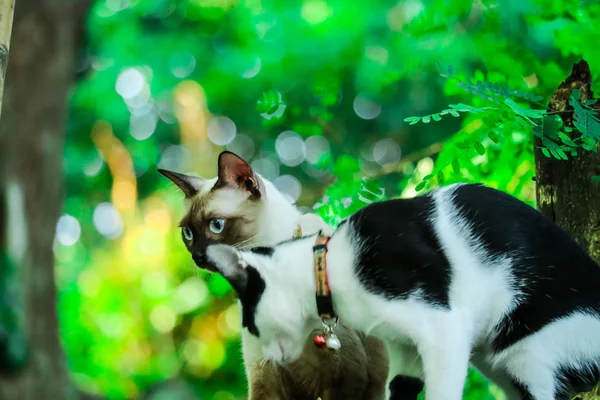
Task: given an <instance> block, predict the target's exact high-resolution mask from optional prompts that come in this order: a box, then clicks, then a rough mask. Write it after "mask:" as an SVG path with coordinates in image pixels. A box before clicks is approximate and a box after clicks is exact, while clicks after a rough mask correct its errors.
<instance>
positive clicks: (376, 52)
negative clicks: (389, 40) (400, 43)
mask: <svg viewBox="0 0 600 400" xmlns="http://www.w3.org/2000/svg"><path fill="white" fill-rule="evenodd" d="M365 56H366V57H367V58H369V59H371V60H373V61H375V62H376V63H377V64H380V65H385V64H387V62H388V58H389V56H390V53H389V51H388V49H386V48H385V47H382V46H377V45H372V46H367V47H366V48H365Z"/></svg>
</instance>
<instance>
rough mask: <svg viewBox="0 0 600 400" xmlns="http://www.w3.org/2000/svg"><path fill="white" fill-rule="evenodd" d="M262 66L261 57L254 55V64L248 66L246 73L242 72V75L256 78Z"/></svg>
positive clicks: (247, 77)
mask: <svg viewBox="0 0 600 400" xmlns="http://www.w3.org/2000/svg"><path fill="white" fill-rule="evenodd" d="M261 67H262V61H261V60H260V57H258V56H256V57H254V63H253V64H252V66H250V68H248V69H247V70H245V71H244V73H242V77H244V78H246V79H250V78H254V77H255V76H256V75H258V73H259V72H260V69H261Z"/></svg>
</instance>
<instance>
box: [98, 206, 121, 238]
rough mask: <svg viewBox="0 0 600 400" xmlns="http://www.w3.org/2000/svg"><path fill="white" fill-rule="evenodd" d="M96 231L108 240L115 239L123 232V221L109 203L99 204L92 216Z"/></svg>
mask: <svg viewBox="0 0 600 400" xmlns="http://www.w3.org/2000/svg"><path fill="white" fill-rule="evenodd" d="M93 220H94V226H95V227H96V230H97V231H98V232H99V233H100V234H101V235H103V236H105V237H106V238H108V239H116V238H118V237H119V236H121V233H122V232H123V220H122V219H121V216H120V215H119V212H118V211H117V209H116V208H115V207H114V206H113V205H112V204H111V203H100V204H98V205H97V206H96V209H95V210H94V215H93Z"/></svg>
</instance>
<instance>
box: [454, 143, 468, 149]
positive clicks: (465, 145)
mask: <svg viewBox="0 0 600 400" xmlns="http://www.w3.org/2000/svg"><path fill="white" fill-rule="evenodd" d="M454 145H455V146H456V147H457V148H458V149H461V150H466V149H468V148H469V144H468V143H466V142H456V143H454Z"/></svg>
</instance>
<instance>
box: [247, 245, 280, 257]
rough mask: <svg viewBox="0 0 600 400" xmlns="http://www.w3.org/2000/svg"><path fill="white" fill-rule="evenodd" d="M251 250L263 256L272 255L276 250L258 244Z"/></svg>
mask: <svg viewBox="0 0 600 400" xmlns="http://www.w3.org/2000/svg"><path fill="white" fill-rule="evenodd" d="M250 251H251V252H252V253H254V254H260V255H261V256H267V257H271V256H272V255H273V253H274V252H275V250H274V249H273V248H272V247H268V246H256V247H252V248H251V249H250Z"/></svg>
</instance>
